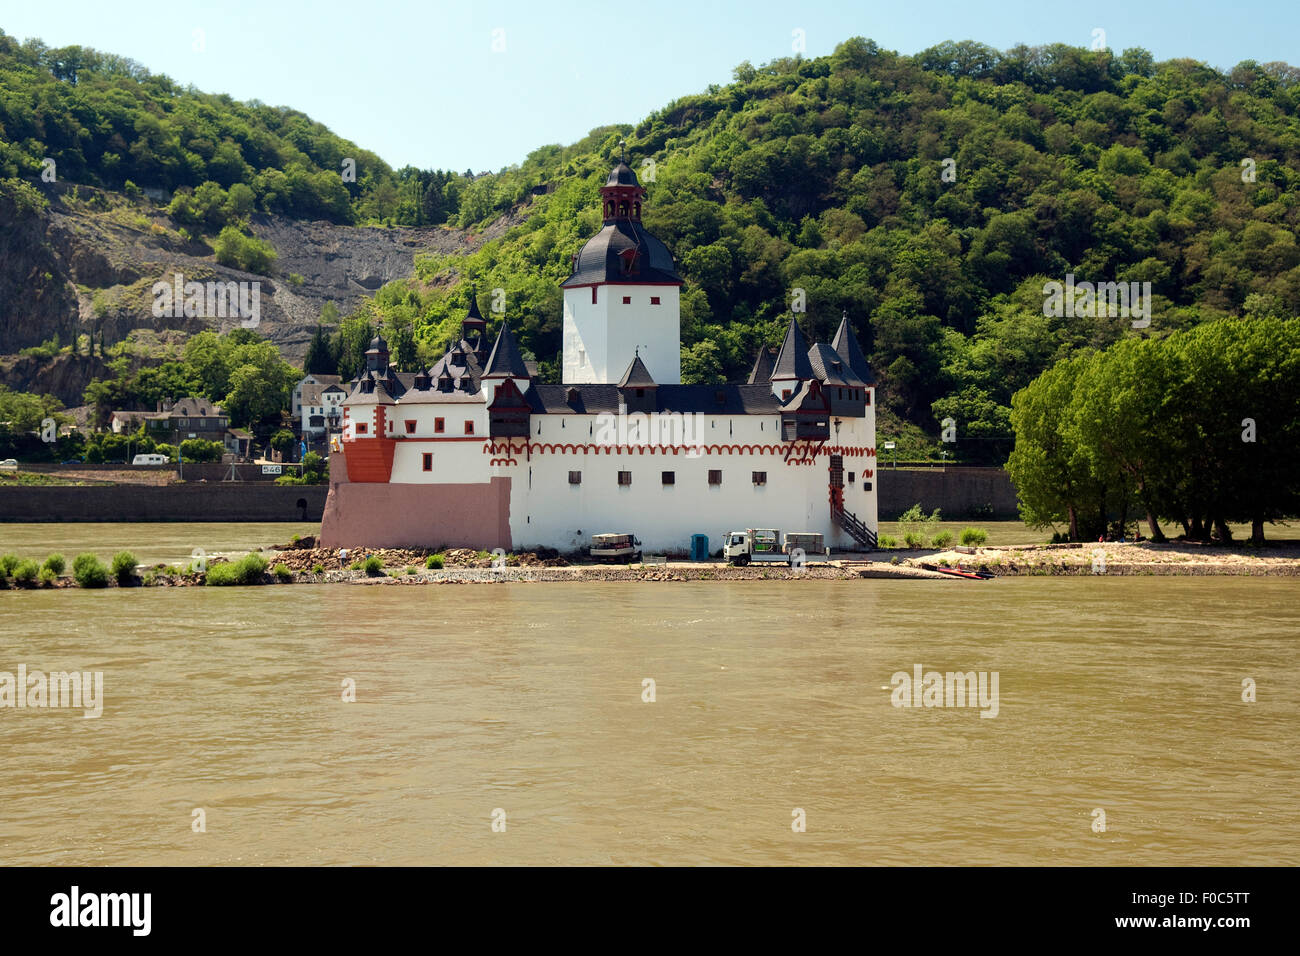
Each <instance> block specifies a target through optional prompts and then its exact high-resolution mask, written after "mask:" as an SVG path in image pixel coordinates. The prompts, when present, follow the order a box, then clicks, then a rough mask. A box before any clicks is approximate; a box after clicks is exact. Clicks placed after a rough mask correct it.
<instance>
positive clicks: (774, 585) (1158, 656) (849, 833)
mask: <svg viewBox="0 0 1300 956" xmlns="http://www.w3.org/2000/svg"><path fill="white" fill-rule="evenodd" d="M26 527H32V526H26ZM46 527H47V528H49V527H50V526H46ZM68 527H72V526H65V528H68ZM134 527H135V528H137V529H140V528H144V529H147V530H150V531H155V530H156V531H157V532H160V533H163V535H162V537H156V538H155V543H154V546H155V547H156V549H157V551H158V553H159V554H163V553H164V552H168V550H169V549H174V548H176V547H182V548H183V550H182V553H181V555H178V557H179V556H183V555H185V554H188V553H189V548H190V545H189V544H188V541H187V540H180V539H177V540H172V539H170V538H166V532H167V531H168V526H165V525H156V526H139V525H137V526H134ZM80 528H81V530H82V532H83V541H84V540H85V538H84V534H85V532H87V531H93V526H84V525H83V526H80ZM250 528H252V529H254V530H253V531H249V532H248V533H249V534H250V535H253V537H252V538H250V539H249V540H242V539H239V540H236V538H237V537H238V536H236V537H230V536H227V538H223V539H222V540H223V541H225V540H228V541H229V545H230V547H245V548H246V547H248V546H250V544H256V543H272V542H274V541H276V540H279V538H280V536H281V535H280V531H281V529H269V528H268V526H264V525H263V526H250ZM172 530H173V532H174V531H175V529H174V528H173V529H172ZM227 530H228V529H227ZM3 531H4V529H3V528H0V532H3ZM216 537H220V536H216ZM216 537H214V536H213V535H212V534H211V528H209V535H208V537H207V538H204V539H202V540H201V541H200V542H199V545H200V546H207V547H208V548H209V550H210V551H218V550H221V548H220V547H219V546H218V542H217V540H216ZM181 538H184V534H182V535H181ZM104 541H105V542H109V541H110V538H109V537H108V536H107V535H106V537H105V539H104ZM119 541H120V535H119V536H115V537H113V538H112V539H111V543H105V544H104V546H103V547H96V550H99V551H102V552H104V553H111V551H112V550H114V549H115V547H117V546H118V543H119ZM18 543H20V542H15V540H14V539H13V538H12V537H9V539H8V541H7V542H6V543H5V545H4V549H5V550H9V549H14V546H15V544H18ZM31 543H34V542H31ZM73 543H74V544H78V542H73ZM90 544H92V545H93V544H95V542H94V541H90ZM145 544H146V545H147V544H148V542H147V541H145ZM61 547H62V546H61ZM79 549H80V545H79V544H78V546H77V547H71V546H69V547H66V548H65V550H66V551H67V552H68V554H69V558H70V557H71V555H72V553H75V551H76V550H79ZM18 550H21V551H23V552H24V553H25V552H28V551H31V552H33V553H34V552H35V551H36V550H39V549H37V548H35V547H26V546H24V547H22V548H18ZM139 550H141V551H144V550H145V547H143V546H141V547H140V549H139ZM141 556H142V557H143V555H141ZM1298 634H1300V602H1297V601H1296V585H1295V582H1294V581H1293V580H1289V579H1280V578H1272V579H1265V578H1111V579H1102V578H1022V579H1000V580H996V581H989V582H964V581H954V582H948V581H943V582H933V581H884V580H863V581H848V582H845V581H815V580H806V581H752V582H751V581H745V582H688V583H623V582H610V583H573V584H489V585H439V586H433V585H430V586H418V587H374V586H355V585H311V586H308V585H304V586H296V587H276V588H272V587H266V588H232V589H211V588H186V589H131V590H116V589H112V590H108V591H99V592H88V591H80V590H70V591H69V590H64V591H58V592H51V591H44V592H42V591H35V592H17V591H4V592H0V672H2V671H8V672H11V673H16V672H17V669H18V667H19V665H25V666H26V668H27V669H28V670H29V671H34V670H37V669H41V670H45V671H50V670H68V671H91V672H93V671H101V672H102V673H103V691H102V708H103V710H102V715H101V716H100V717H98V718H91V719H87V718H86V717H84V716H83V711H82V710H79V709H51V708H44V709H42V708H24V709H17V708H13V707H0V754H3V760H2V761H0V860H3V861H4V863H7V864H11V865H12V864H69V865H72V864H91V865H95V864H164V865H170V864H183V865H206V864H218V865H221V864H298V863H301V864H373V863H392V864H427V863H433V864H437V863H465V864H497V863H501V864H515V863H525V864H542V863H570V864H571V863H579V864H604V863H615V864H625V863H651V864H695V863H703V864H732V863H737V864H738V863H771V864H800V863H828V864H918V863H927V864H1031V863H1034V864H1048V865H1066V864H1101V865H1109V864H1115V865H1120V864H1139V865H1144V864H1261V863H1273V864H1289V865H1295V864H1297V863H1300V795H1297V788H1296V785H1295V784H1296V780H1297V779H1300V745H1298V744H1297V730H1300V700H1298V698H1297V694H1296V692H1295V689H1296V687H1297V681H1298V679H1300V651H1298V646H1297V635H1298ZM918 664H919V665H922V666H923V668H924V669H926V670H930V669H934V670H938V671H950V670H960V671H977V672H979V671H985V672H997V674H998V678H999V681H998V694H999V699H998V708H997V715H996V717H993V718H991V719H987V718H982V717H981V716H980V712H981V711H980V709H978V708H977V707H967V708H959V707H952V708H925V707H913V708H902V707H895V706H892V704H891V690H892V687H891V676H892V675H893V674H894V673H895V672H900V671H902V672H907V673H909V674H910V673H911V672H912V669H913V667H914V665H918ZM647 678H649V679H652V680H653V681H654V682H655V684H654V691H655V699H654V701H653V702H646V701H644V700H643V681H644V680H645V679H647ZM1245 678H1251V679H1252V680H1254V681H1255V683H1256V687H1257V697H1258V699H1257V701H1256V702H1254V703H1247V702H1244V701H1243V700H1242V681H1243V679H1245ZM0 679H2V676H0ZM349 679H350V680H351V681H354V682H355V687H356V701H355V702H345V701H344V700H343V699H342V698H343V690H342V685H343V682H344V681H345V680H349ZM196 808H202V810H203V811H204V814H205V822H206V832H202V833H197V832H194V830H193V828H192V821H193V819H194V816H193V812H194V810H195V809H196ZM796 810H802V811H803V812H804V815H805V818H806V832H794V830H793V829H792V825H791V824H792V820H793V819H794V813H795V811H796ZM1097 810H1102V811H1104V813H1105V825H1106V829H1105V831H1104V832H1094V825H1095V821H1096V820H1097V819H1098V818H1097V817H1096V816H1095V813H1094V812H1095V811H1097ZM494 811H504V819H505V829H504V832H500V831H499V830H497V831H494V829H493V818H494ZM500 818H501V815H500V814H499V813H498V814H497V819H498V820H499V819H500Z"/></svg>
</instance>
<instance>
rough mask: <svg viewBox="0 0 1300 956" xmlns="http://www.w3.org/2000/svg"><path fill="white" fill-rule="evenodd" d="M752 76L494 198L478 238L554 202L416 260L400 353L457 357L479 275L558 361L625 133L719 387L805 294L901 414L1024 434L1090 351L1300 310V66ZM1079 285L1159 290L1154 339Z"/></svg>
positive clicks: (489, 197)
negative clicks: (1061, 303) (458, 325)
mask: <svg viewBox="0 0 1300 956" xmlns="http://www.w3.org/2000/svg"><path fill="white" fill-rule="evenodd" d="M735 75H736V81H735V82H734V83H733V84H731V85H729V86H727V87H725V88H719V89H711V90H709V91H707V92H706V93H703V94H701V95H699V96H694V97H688V98H686V99H683V100H679V101H677V102H675V103H672V104H670V105H669V106H668V107H666V108H665V109H663V110H661V111H660V112H658V113H656V114H654V115H652V116H650V117H648V118H646V119H645V120H644V121H643V122H642V123H640V124H639V125H638V126H636V127H635V128H632V127H623V128H615V129H607V130H598V131H595V132H593V133H592V134H591V135H590V136H589V137H588V138H587V139H586V140H585V141H583V142H581V143H578V144H576V145H574V146H571V147H568V148H560V147H548V148H545V149H541V150H538V151H536V152H535V153H533V154H532V155H530V156H529V158H528V159H527V161H526V162H525V163H523V164H522V165H521V166H520V167H519V168H518V169H512V170H507V171H505V172H503V173H501V174H499V175H496V176H492V177H487V178H484V179H480V180H478V181H476V182H475V183H473V185H472V186H470V187H469V188H467V189H466V191H465V192H464V193H463V194H462V196H461V198H460V203H461V205H460V209H459V213H458V215H459V216H460V217H461V219H462V220H463V221H467V222H468V221H473V220H475V219H486V218H489V217H491V216H492V215H494V214H495V213H496V212H498V211H500V210H501V209H503V208H506V207H507V206H508V205H509V204H510V203H512V202H514V201H515V198H516V197H518V196H519V195H520V194H525V195H531V194H538V195H537V196H536V198H535V199H534V200H533V201H532V203H531V205H530V206H529V208H528V210H527V219H526V221H525V222H524V223H523V224H522V225H520V226H519V227H517V228H515V229H514V230H512V231H511V232H509V233H507V234H506V236H505V237H504V238H503V239H501V240H500V241H498V242H492V243H487V244H485V246H484V247H483V248H482V249H481V250H480V251H479V252H478V253H476V254H474V255H472V256H470V257H468V258H461V257H449V256H448V257H431V258H428V259H425V260H423V261H419V260H417V279H416V280H415V281H412V282H405V283H397V284H395V285H394V286H391V287H389V288H386V289H384V290H382V291H381V292H380V293H379V294H378V296H377V297H376V299H375V301H374V303H373V309H372V310H371V313H370V316H369V317H370V318H372V319H375V320H383V321H384V322H385V324H386V325H387V326H388V328H389V334H390V336H392V337H394V338H396V339H398V340H399V341H400V340H402V339H403V338H405V337H406V335H407V333H406V332H405V327H407V326H410V327H412V328H413V329H414V334H415V338H416V339H417V340H423V341H426V342H428V348H427V351H426V353H425V354H426V356H427V355H431V354H433V353H435V352H437V350H438V348H439V347H441V345H442V343H443V342H444V341H445V340H446V339H447V338H448V337H449V336H450V335H451V334H452V333H453V330H454V323H455V321H456V319H457V317H458V315H459V312H460V310H461V309H462V308H463V306H464V304H465V301H466V299H465V296H466V291H465V290H466V287H465V285H464V284H461V283H455V284H454V285H453V287H452V288H450V289H449V288H448V285H449V284H452V283H453V280H454V279H456V278H457V277H459V276H466V275H467V276H470V277H473V278H475V279H476V280H477V287H478V289H479V291H480V296H481V300H482V301H481V305H483V307H484V308H486V307H487V306H488V304H489V302H488V297H487V296H486V294H485V292H484V290H486V289H491V288H495V287H500V288H504V289H505V290H506V291H507V312H508V313H509V314H510V315H511V316H512V317H513V319H514V321H515V322H516V323H517V325H521V326H522V338H523V341H524V342H525V343H526V344H527V345H528V346H529V347H530V348H532V349H533V351H534V352H535V353H536V355H537V357H538V358H539V359H542V360H543V362H553V361H554V359H555V356H556V354H557V352H558V350H559V348H560V337H559V332H560V316H561V312H560V294H559V290H558V288H557V287H556V282H558V281H559V280H560V279H561V278H563V277H564V276H565V275H566V274H567V270H568V265H569V257H570V255H571V254H572V253H573V252H574V251H576V249H577V248H578V247H579V246H580V244H581V242H582V241H583V240H584V239H585V238H586V237H587V236H589V235H590V234H591V233H592V232H594V231H595V230H596V229H597V228H598V220H599V215H598V210H597V206H596V203H595V197H596V188H597V186H598V185H599V183H600V182H601V181H602V179H603V177H604V175H605V173H606V171H607V169H608V166H609V163H610V160H611V156H613V155H614V154H615V153H616V152H617V146H616V144H617V142H618V140H619V139H620V137H626V139H627V142H628V153H629V157H630V161H631V162H632V164H633V165H634V167H635V168H637V169H638V171H639V172H640V173H641V174H642V178H643V179H644V178H648V177H647V176H646V173H647V172H648V171H649V168H650V167H648V166H646V165H643V164H644V163H645V161H646V160H651V161H653V163H654V166H653V172H654V179H653V181H652V182H647V183H646V186H647V188H648V189H649V191H650V202H649V206H648V211H647V213H646V222H647V224H648V226H649V227H650V228H651V229H652V230H653V231H654V232H655V233H656V234H657V235H659V236H660V237H661V238H662V239H663V240H664V241H665V242H667V243H668V245H669V247H670V248H672V249H673V251H674V252H675V254H676V255H677V257H678V258H679V260H680V261H681V264H682V267H683V269H682V271H683V274H684V275H685V276H686V277H687V280H688V286H687V289H686V292H685V296H684V300H683V339H684V341H683V368H684V371H685V374H686V375H687V376H688V377H689V378H690V379H692V380H709V379H714V378H717V377H719V376H727V377H731V378H734V377H736V376H739V375H741V374H743V373H744V371H745V370H746V369H747V367H748V365H749V363H750V361H751V360H752V357H753V354H754V350H755V348H756V347H757V346H758V345H759V344H760V343H763V342H766V343H767V344H772V345H774V344H778V343H779V341H780V335H781V331H782V329H783V327H784V322H785V321H786V317H788V315H789V310H790V305H791V301H792V294H793V290H795V289H803V290H805V292H806V295H807V314H806V316H805V317H804V318H805V323H806V330H807V332H808V333H809V335H810V336H817V337H821V338H826V337H828V336H829V335H830V334H831V333H832V332H833V330H834V326H835V323H836V321H837V320H838V318H839V316H840V313H841V311H842V310H843V311H847V312H848V314H849V316H850V317H851V318H852V319H853V321H854V322H855V323H856V325H857V328H858V332H859V335H860V337H861V338H862V341H863V342H864V343H865V344H867V347H868V348H869V349H870V350H871V352H872V356H873V359H874V361H875V363H876V365H877V369H878V371H879V372H880V373H881V376H882V386H883V387H882V390H883V394H884V400H885V406H886V408H887V409H888V410H889V411H891V412H893V413H895V414H896V415H898V416H900V417H901V418H902V419H904V420H905V421H908V422H911V423H914V424H915V425H917V426H920V427H921V428H923V429H924V430H925V431H926V432H928V433H929V434H931V435H936V434H937V432H938V421H939V420H940V419H942V418H944V417H947V416H951V417H952V418H954V419H955V420H956V421H957V423H958V429H959V437H960V438H961V439H970V438H984V437H990V438H991V437H993V436H1007V435H1009V434H1010V432H1011V429H1010V425H1009V418H1008V415H1009V406H1010V398H1011V395H1012V393H1013V392H1015V391H1016V390H1017V389H1018V388H1020V387H1022V386H1024V385H1026V384H1027V383H1028V382H1029V381H1031V380H1032V379H1033V378H1034V377H1035V376H1036V375H1038V374H1039V373H1040V372H1042V371H1043V370H1044V369H1046V368H1048V367H1049V366H1050V365H1052V364H1053V363H1054V362H1055V361H1056V360H1058V359H1060V358H1062V357H1065V356H1067V355H1069V354H1071V353H1072V352H1074V351H1076V350H1078V349H1080V348H1083V347H1088V346H1094V347H1103V346H1105V345H1107V344H1109V343H1111V342H1114V341H1116V340H1117V339H1119V338H1121V337H1123V336H1126V335H1128V336H1133V335H1144V336H1162V335H1165V334H1168V333H1169V332H1170V331H1172V330H1175V329H1180V328H1185V327H1187V326H1191V325H1194V324H1196V323H1198V322H1200V321H1203V320H1207V319H1211V318H1215V317H1219V316H1222V315H1225V314H1242V313H1245V312H1249V313H1251V314H1256V315H1280V316H1288V317H1290V316H1295V315H1297V314H1300V248H1297V244H1296V237H1295V231H1296V225H1297V217H1298V216H1300V209H1298V206H1297V200H1298V199H1300V123H1298V122H1297V106H1298V105H1300V71H1298V70H1296V69H1294V68H1292V67H1289V66H1287V65H1285V64H1268V65H1263V66H1260V65H1257V64H1254V63H1244V64H1241V65H1239V66H1238V67H1236V68H1235V69H1233V70H1232V71H1231V72H1230V73H1229V74H1224V73H1220V72H1218V71H1216V70H1214V69H1211V68H1209V67H1206V66H1204V65H1202V64H1198V63H1194V62H1190V61H1172V62H1168V63H1159V64H1157V63H1153V62H1152V60H1151V57H1150V56H1149V55H1148V54H1146V53H1145V52H1144V51H1141V50H1130V51H1127V52H1125V53H1124V54H1122V55H1118V56H1117V55H1112V54H1111V53H1109V52H1091V51H1084V50H1081V49H1076V48H1071V47H1065V46H1059V45H1058V46H1052V47H1046V48H1032V49H1030V48H1018V49H1014V50H1010V51H1007V52H1006V53H998V52H996V51H994V50H991V49H988V48H986V47H982V46H980V45H978V44H973V43H956V44H945V45H943V46H941V47H937V48H935V49H933V50H928V51H925V52H924V53H921V54H919V55H917V56H915V57H903V56H898V55H895V54H892V53H889V52H886V51H883V50H880V49H878V48H877V47H876V46H875V45H874V44H873V43H871V42H870V41H865V40H860V39H859V40H852V41H849V42H846V43H844V44H842V45H841V46H840V47H839V49H838V50H837V51H836V52H835V54H834V55H833V56H830V57H825V58H821V59H815V60H781V61H777V62H774V63H771V64H768V65H767V66H764V67H762V68H758V69H755V68H752V67H750V66H749V65H748V64H742V65H741V66H740V67H738V68H737V69H736V71H735ZM945 159H951V160H952V162H951V163H947V164H945V162H944V160H945ZM1245 160H1249V162H1248V163H1247V164H1246V165H1244V166H1243V161H1245ZM945 169H948V170H951V174H950V175H949V176H948V177H945V176H944V172H945ZM947 180H951V181H947ZM1071 273H1072V274H1074V275H1075V276H1076V278H1077V279H1078V280H1079V281H1084V280H1087V281H1092V282H1103V281H1111V280H1119V281H1149V282H1150V283H1151V284H1152V291H1153V293H1154V303H1153V316H1152V321H1151V324H1150V327H1149V328H1146V329H1143V330H1141V331H1134V330H1133V329H1131V327H1130V323H1129V322H1128V321H1126V320H1121V319H1118V318H1100V319H1097V318H1069V317H1063V318H1060V319H1054V318H1048V317H1045V316H1044V315H1043V301H1044V297H1043V284H1044V282H1045V281H1047V280H1049V279H1055V280H1057V281H1063V280H1064V279H1065V277H1066V275H1067V274H1071ZM353 338H354V340H355V339H356V338H359V336H355V335H354V337H353ZM894 424H895V425H899V426H900V427H901V423H898V422H895V423H894ZM960 444H961V445H962V447H963V449H964V451H965V452H966V453H967V454H970V453H973V452H976V451H978V447H979V446H978V445H976V444H973V443H971V442H970V441H962V442H960ZM1008 448H1009V443H1007V442H1005V441H993V442H990V443H989V444H988V452H987V454H990V455H993V456H995V457H997V456H1001V455H1005V453H1006V451H1007V450H1008Z"/></svg>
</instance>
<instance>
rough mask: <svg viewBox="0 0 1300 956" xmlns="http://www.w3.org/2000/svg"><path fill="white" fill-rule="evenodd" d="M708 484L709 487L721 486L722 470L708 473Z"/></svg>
mask: <svg viewBox="0 0 1300 956" xmlns="http://www.w3.org/2000/svg"><path fill="white" fill-rule="evenodd" d="M709 484H711V485H720V484H722V469H716V470H713V471H710V472H709Z"/></svg>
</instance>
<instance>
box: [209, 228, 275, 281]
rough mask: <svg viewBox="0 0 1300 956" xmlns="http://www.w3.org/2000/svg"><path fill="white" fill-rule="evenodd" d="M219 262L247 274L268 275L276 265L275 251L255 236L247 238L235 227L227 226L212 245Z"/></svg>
mask: <svg viewBox="0 0 1300 956" xmlns="http://www.w3.org/2000/svg"><path fill="white" fill-rule="evenodd" d="M212 249H213V251H214V252H215V253H216V256H217V261H218V262H220V263H221V264H222V265H223V266H233V267H234V268H237V269H243V270H244V271H245V272H256V273H258V274H259V275H268V274H269V273H270V271H271V266H272V265H273V264H274V263H275V259H276V255H275V249H274V248H272V247H271V245H270V243H267V242H264V241H262V240H261V239H258V238H256V237H254V236H245V235H244V234H243V233H241V232H240V231H239V229H238V228H236V227H235V226H226V228H224V229H222V230H221V233H220V234H219V235H218V236H217V241H216V242H215V243H213V244H212Z"/></svg>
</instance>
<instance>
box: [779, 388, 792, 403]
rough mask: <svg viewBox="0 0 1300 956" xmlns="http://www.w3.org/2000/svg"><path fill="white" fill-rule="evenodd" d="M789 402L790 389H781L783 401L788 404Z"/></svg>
mask: <svg viewBox="0 0 1300 956" xmlns="http://www.w3.org/2000/svg"><path fill="white" fill-rule="evenodd" d="M789 400H790V390H789V389H788V388H783V389H781V401H783V402H788V401H789Z"/></svg>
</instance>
